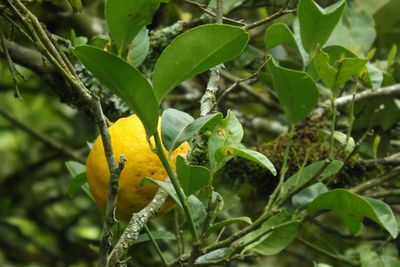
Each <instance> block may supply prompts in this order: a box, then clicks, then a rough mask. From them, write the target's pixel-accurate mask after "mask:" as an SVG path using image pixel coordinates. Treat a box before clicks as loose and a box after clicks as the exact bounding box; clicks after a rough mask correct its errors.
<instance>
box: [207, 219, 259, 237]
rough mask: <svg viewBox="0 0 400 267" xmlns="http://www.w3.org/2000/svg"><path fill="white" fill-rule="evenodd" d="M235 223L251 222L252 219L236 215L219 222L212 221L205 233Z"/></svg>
mask: <svg viewBox="0 0 400 267" xmlns="http://www.w3.org/2000/svg"><path fill="white" fill-rule="evenodd" d="M236 223H241V224H243V223H244V224H251V223H252V221H251V219H250V218H249V217H237V218H229V219H226V220H224V221H221V222H217V223H214V224H213V225H211V226H210V227H209V228H208V230H207V234H211V233H212V232H216V231H219V230H220V229H222V228H224V227H226V226H229V225H231V224H236Z"/></svg>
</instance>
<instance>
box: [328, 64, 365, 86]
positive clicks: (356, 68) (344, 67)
mask: <svg viewBox="0 0 400 267" xmlns="http://www.w3.org/2000/svg"><path fill="white" fill-rule="evenodd" d="M367 61H368V60H366V59H360V58H345V59H343V60H342V61H339V62H337V63H336V64H337V65H338V75H337V86H338V87H339V88H341V87H342V86H343V85H344V84H345V83H346V82H347V81H348V80H350V79H351V78H352V77H353V76H358V75H360V73H361V72H362V71H363V70H364V68H365V64H367Z"/></svg>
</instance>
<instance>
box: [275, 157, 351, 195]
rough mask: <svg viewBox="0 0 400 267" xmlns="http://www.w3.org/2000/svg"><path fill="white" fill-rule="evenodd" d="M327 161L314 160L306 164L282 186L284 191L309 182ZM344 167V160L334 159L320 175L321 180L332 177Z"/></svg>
mask: <svg viewBox="0 0 400 267" xmlns="http://www.w3.org/2000/svg"><path fill="white" fill-rule="evenodd" d="M325 164H326V163H325V161H324V160H321V161H317V162H313V163H311V164H310V165H308V166H306V167H305V168H304V169H301V170H300V171H298V172H296V173H295V174H293V175H292V176H291V177H289V178H288V179H287V180H286V181H285V183H284V184H283V186H282V192H283V193H286V192H288V191H290V190H291V189H293V188H295V187H296V186H300V185H303V184H305V183H307V182H308V181H309V180H310V179H311V178H313V177H314V175H315V174H317V173H318V172H319V171H320V170H321V168H322V167H323V166H324V165H325ZM342 167H343V162H342V161H340V160H333V161H332V162H330V163H329V164H328V166H326V167H325V169H324V170H323V171H322V173H321V174H320V176H319V181H323V180H325V179H326V178H329V177H331V176H332V175H334V174H336V173H337V172H338V171H339V170H340V169H341V168H342Z"/></svg>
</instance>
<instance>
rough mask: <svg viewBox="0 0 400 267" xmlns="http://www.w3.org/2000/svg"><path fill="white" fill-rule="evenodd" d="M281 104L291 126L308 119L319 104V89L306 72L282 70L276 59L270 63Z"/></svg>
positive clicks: (269, 66)
mask: <svg viewBox="0 0 400 267" xmlns="http://www.w3.org/2000/svg"><path fill="white" fill-rule="evenodd" d="M267 64H268V68H269V70H270V72H271V73H272V80H273V83H274V88H275V91H276V92H277V94H278V98H279V102H280V103H281V106H282V108H283V111H284V112H285V114H286V116H287V118H288V120H289V122H290V123H291V124H294V123H297V122H299V121H301V120H302V119H304V118H305V117H307V115H308V114H309V113H310V112H311V110H312V109H313V108H314V107H315V106H316V105H317V103H318V96H319V93H318V88H317V85H316V84H315V82H314V81H313V79H312V78H311V77H310V76H309V75H308V74H307V73H305V72H301V71H294V70H290V69H286V68H282V67H280V66H277V65H276V64H275V61H274V59H272V58H271V60H269V61H268V63H267Z"/></svg>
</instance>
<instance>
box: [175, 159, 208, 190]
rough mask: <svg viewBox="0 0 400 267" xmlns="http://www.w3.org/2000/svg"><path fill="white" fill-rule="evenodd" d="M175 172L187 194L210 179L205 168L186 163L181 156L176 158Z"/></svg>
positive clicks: (199, 187)
mask: <svg viewBox="0 0 400 267" xmlns="http://www.w3.org/2000/svg"><path fill="white" fill-rule="evenodd" d="M176 173H177V175H178V179H179V181H180V184H181V186H182V189H183V191H185V193H186V195H187V196H188V195H190V194H193V193H194V192H196V191H197V190H199V189H201V188H202V187H203V186H205V185H207V184H208V183H209V182H210V179H211V173H210V171H209V170H208V169H207V168H205V167H202V166H191V165H188V164H186V162H185V159H184V158H182V157H181V156H178V157H177V159H176Z"/></svg>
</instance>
